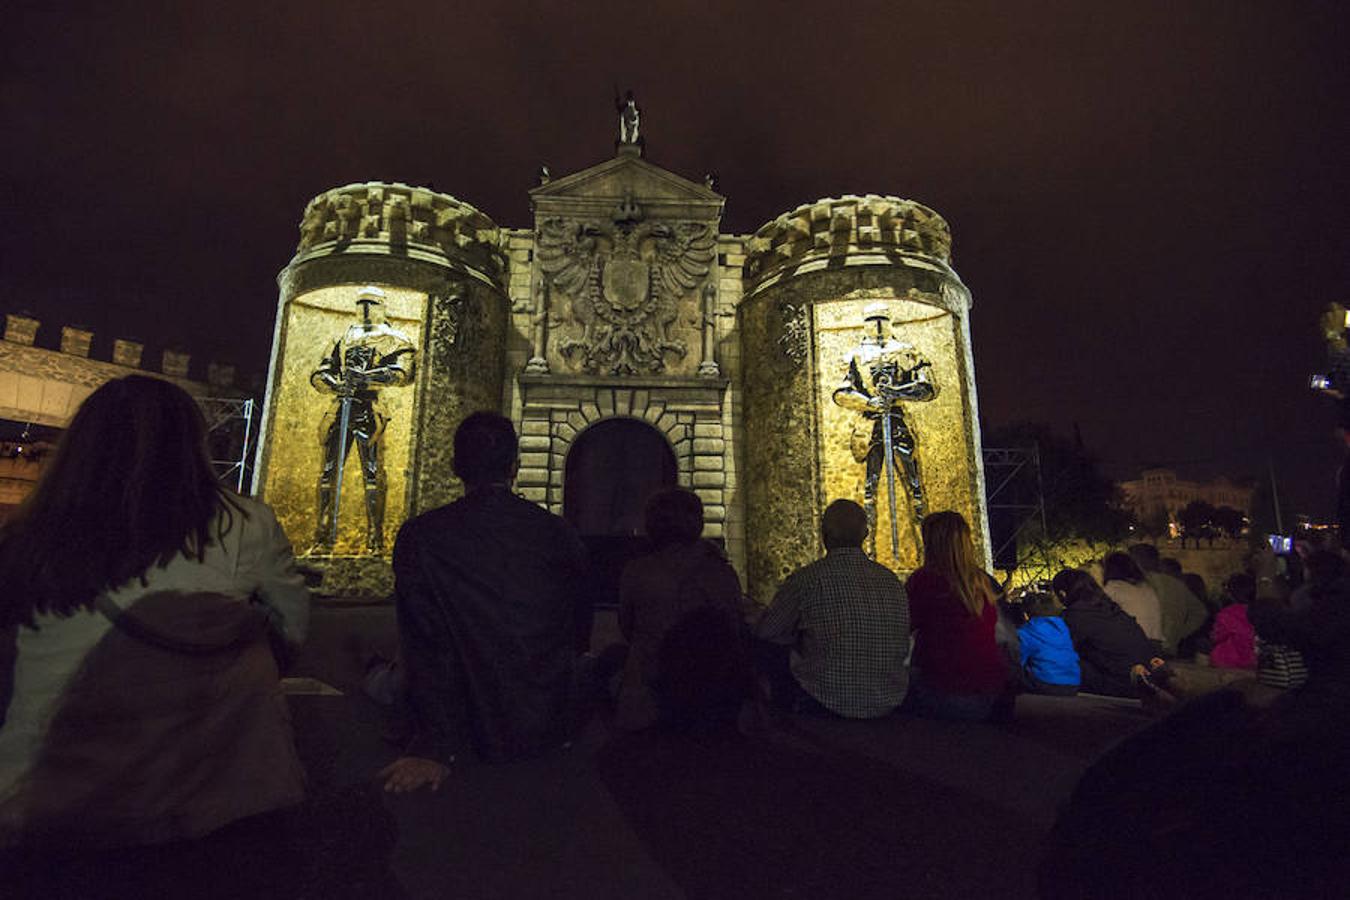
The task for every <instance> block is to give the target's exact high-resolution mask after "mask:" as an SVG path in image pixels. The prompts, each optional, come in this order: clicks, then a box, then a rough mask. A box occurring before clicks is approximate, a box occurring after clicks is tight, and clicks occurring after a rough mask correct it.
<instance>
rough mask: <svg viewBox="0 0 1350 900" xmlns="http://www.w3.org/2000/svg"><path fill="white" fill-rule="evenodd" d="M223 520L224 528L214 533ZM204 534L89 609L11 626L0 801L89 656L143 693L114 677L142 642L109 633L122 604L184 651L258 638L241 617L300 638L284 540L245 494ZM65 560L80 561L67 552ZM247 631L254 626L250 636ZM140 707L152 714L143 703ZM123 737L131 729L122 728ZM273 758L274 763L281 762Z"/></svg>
mask: <svg viewBox="0 0 1350 900" xmlns="http://www.w3.org/2000/svg"><path fill="white" fill-rule="evenodd" d="M227 523H228V530H225V531H224V533H223V534H220V529H222V528H225V526H226V524H227ZM213 534H217V535H219V537H218V538H217V539H216V540H213V541H212V542H211V543H210V544H208V545H207V547H206V548H205V550H204V552H203V553H202V557H201V559H200V560H199V559H197V558H196V557H195V556H189V555H186V554H183V553H179V554H177V555H175V556H174V557H173V558H172V559H171V560H169V562H168V563H167V564H166V565H164V566H159V565H152V566H151V567H150V568H149V569H148V570H146V572H145V574H144V580H143V581H142V579H140V578H133V579H131V580H129V581H127V582H126V583H124V584H122V585H119V586H118V587H116V588H115V589H113V590H111V591H107V592H104V593H103V594H102V595H101V596H100V598H99V600H98V603H97V604H96V608H94V609H77V610H76V611H75V612H74V613H73V614H72V615H70V616H69V617H59V616H57V615H54V614H38V615H36V616H35V617H34V624H36V625H37V626H38V627H37V629H36V630H34V629H32V628H28V627H25V626H21V627H19V629H18V633H17V635H16V639H15V644H16V653H15V658H14V659H15V661H14V672H13V685H14V691H13V697H12V700H11V702H10V705H9V709H8V710H7V712H6V714H5V716H4V719H3V721H4V724H3V726H2V727H0V801H3V800H5V799H9V798H8V797H7V795H8V794H9V793H11V792H12V791H13V790H16V789H17V786H19V785H20V784H21V783H22V782H23V781H24V779H25V775H29V776H32V774H33V767H34V765H35V763H36V762H37V761H38V760H39V759H40V758H41V757H42V756H43V754H44V743H45V742H47V741H48V740H49V738H51V737H52V736H51V735H50V734H49V728H50V726H51V723H52V722H53V721H54V720H55V719H58V718H60V716H61V715H62V709H63V706H64V705H68V704H70V703H72V702H74V698H72V697H71V696H70V695H69V689H70V686H71V685H72V684H74V683H75V681H76V679H77V678H81V677H84V676H82V675H81V672H82V669H84V668H85V667H86V666H87V665H90V660H91V659H93V658H95V657H97V658H98V659H99V660H100V665H101V666H102V667H103V669H104V674H106V675H108V676H109V679H110V680H111V681H112V683H113V684H114V685H115V689H116V690H119V691H122V692H124V693H126V694H131V693H132V692H133V691H139V692H144V691H145V686H144V685H142V686H141V687H139V688H136V687H133V682H123V681H122V680H121V679H119V678H118V670H117V665H118V661H119V660H127V661H129V660H130V659H131V656H137V655H138V654H137V653H136V651H138V650H140V649H142V647H141V646H140V645H142V644H145V643H146V635H144V634H142V635H140V638H139V644H138V643H137V642H136V641H135V640H133V641H132V642H131V643H127V642H126V640H125V638H126V637H127V635H126V634H121V633H119V631H125V630H126V629H118V628H117V626H115V625H114V624H113V621H112V620H113V619H115V618H118V617H119V615H123V614H127V611H128V610H130V611H131V612H130V614H129V615H130V616H131V617H132V619H133V621H134V622H143V621H144V620H146V617H147V615H149V616H150V621H149V622H148V623H147V625H148V630H149V632H150V634H149V638H148V639H149V640H151V641H153V640H154V639H155V638H156V636H163V637H167V638H168V641H169V643H171V644H172V643H173V642H176V641H181V642H183V644H184V646H188V647H191V646H193V645H200V646H201V647H202V648H203V650H210V649H211V648H213V647H214V646H215V645H216V643H217V642H220V641H224V642H225V644H226V645H230V644H231V643H232V642H233V641H235V640H244V639H246V638H249V637H250V636H251V637H253V638H261V631H259V630H258V629H257V628H255V627H254V625H253V624H251V623H250V621H249V620H250V619H256V620H257V623H256V624H258V625H261V626H266V625H268V624H270V625H271V627H272V628H274V629H275V630H276V631H277V632H279V633H280V635H281V636H282V637H284V638H285V640H287V641H288V642H289V643H292V644H298V643H299V642H300V641H302V640H303V638H304V635H305V631H306V629H307V625H308V616H309V594H308V590H307V589H306V587H305V585H304V581H303V579H302V578H301V576H300V575H299V573H298V572H297V571H296V569H295V565H294V559H293V557H292V556H291V551H290V544H289V542H288V541H287V540H286V537H285V535H284V533H283V532H282V531H281V528H280V526H279V525H278V524H277V521H276V519H275V517H274V516H273V515H272V512H271V510H269V509H268V508H267V507H266V506H265V505H263V504H261V503H258V502H256V501H253V500H247V499H242V498H234V497H231V498H230V499H229V500H228V501H226V502H225V503H223V504H222V506H221V508H220V510H219V511H218V513H217V519H216V523H215V528H213ZM68 562H69V564H70V565H79V564H80V560H79V559H78V556H75V555H72V558H71V559H70V560H69V561H68ZM168 597H183V598H190V599H187V600H184V601H183V602H181V603H178V604H177V605H174V604H172V603H169V604H165V603H163V602H162V600H161V598H168ZM251 598H256V599H257V600H258V601H259V605H258V606H257V607H256V608H254V607H252V606H251ZM203 604H205V605H203ZM152 610H153V611H152ZM131 627H133V630H134V626H131ZM250 629H251V630H252V632H254V633H253V634H251V635H250V634H249V633H248V632H249V631H250ZM235 632H238V634H235ZM110 642H111V643H110ZM114 644H116V645H118V646H120V647H122V648H123V651H126V650H130V651H132V652H131V654H130V656H128V655H127V653H126V652H118V653H114V654H112V655H110V653H109V650H108V648H109V647H110V646H112V645H114ZM264 647H265V643H264ZM222 658H223V657H222ZM86 681H87V678H86ZM273 681H275V675H274V676H273ZM227 699H228V698H227ZM169 702H177V701H169ZM143 712H144V713H145V714H146V715H151V716H153V715H155V714H156V713H155V711H154V710H153V709H145V710H143ZM161 712H162V710H161ZM67 718H69V714H67ZM81 737H82V736H81V735H80V734H78V733H75V734H73V735H72V734H69V733H67V734H66V735H64V737H63V739H72V740H76V741H78V740H80V739H81ZM287 737H289V735H287ZM131 739H134V735H132V734H130V733H128V740H131ZM277 762H278V764H283V765H284V763H285V760H281V759H279V760H277ZM86 774H88V773H86ZM8 824H9V825H10V826H14V825H15V823H13V822H10V823H8ZM217 824H222V823H217Z"/></svg>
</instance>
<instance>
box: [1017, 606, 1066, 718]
mask: <svg viewBox="0 0 1350 900" xmlns="http://www.w3.org/2000/svg"><path fill="white" fill-rule="evenodd" d="M1022 608H1023V609H1024V610H1025V611H1026V614H1027V623H1026V624H1025V625H1023V626H1021V627H1020V628H1018V629H1017V639H1018V642H1019V643H1020V644H1021V648H1022V671H1021V675H1022V686H1023V688H1024V689H1025V690H1027V691H1029V692H1031V693H1033V694H1055V695H1057V696H1062V697H1066V696H1071V695H1073V694H1076V693H1078V685H1079V684H1080V680H1081V673H1080V671H1079V668H1078V654H1077V653H1076V652H1074V649H1073V638H1071V637H1070V636H1069V626H1068V625H1066V624H1065V623H1064V620H1063V619H1062V618H1060V615H1059V604H1058V603H1056V602H1055V598H1054V597H1052V596H1050V595H1049V594H1042V593H1029V594H1027V595H1026V596H1024V597H1023V598H1022Z"/></svg>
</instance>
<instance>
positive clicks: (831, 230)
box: [739, 194, 989, 602]
mask: <svg viewBox="0 0 1350 900" xmlns="http://www.w3.org/2000/svg"><path fill="white" fill-rule="evenodd" d="M951 246H952V238H951V230H950V229H949V228H948V226H947V223H946V221H945V220H944V219H943V218H942V217H941V216H940V215H938V214H937V213H936V212H934V211H933V210H932V209H929V208H928V207H926V206H923V205H922V204H919V203H916V202H914V201H912V200H903V199H901V198H899V197H883V196H877V195H872V194H869V195H866V196H853V195H848V196H844V197H839V198H833V199H824V200H819V201H817V202H815V203H811V204H807V205H804V206H800V207H798V208H797V209H795V210H793V211H791V212H789V213H784V214H783V215H781V216H779V217H778V218H776V219H774V220H773V221H772V222H769V223H767V224H765V225H764V226H763V227H762V228H760V229H759V230H758V231H757V232H756V233H755V235H754V236H753V238H752V239H751V240H750V243H749V246H748V253H747V257H746V260H745V267H744V273H743V274H744V280H745V296H744V299H743V300H742V301H741V304H740V307H739V318H740V332H741V352H742V358H743V359H744V384H745V387H744V390H745V394H744V397H745V400H744V416H743V419H742V422H743V427H744V435H745V437H744V445H743V446H744V447H745V455H746V464H745V468H744V474H743V476H742V478H741V484H742V485H743V486H744V490H745V499H746V516H747V528H746V531H747V535H748V536H749V540H748V542H747V546H748V550H747V568H748V573H747V575H748V581H749V586H750V591H751V594H752V596H755V597H757V598H758V599H760V600H761V602H765V601H767V599H768V597H769V596H770V595H771V593H772V591H773V589H774V588H775V587H776V586H777V585H778V584H780V583H781V581H782V579H783V578H784V577H785V576H786V575H787V574H788V573H789V572H791V571H792V570H793V569H795V568H796V567H798V566H800V565H802V564H804V563H806V562H809V561H810V560H812V559H814V558H816V557H817V556H818V555H819V554H820V552H821V545H820V537H819V533H820V514H821V512H822V510H823V509H824V508H825V506H826V505H828V504H829V503H830V502H831V501H833V500H836V499H840V498H846V499H851V500H855V501H857V502H858V503H860V504H864V503H865V502H866V501H867V500H868V499H869V496H868V495H869V493H870V494H871V497H872V500H873V505H874V507H875V510H876V515H875V520H874V528H873V530H874V537H875V547H876V557H877V559H878V561H880V562H883V563H885V564H886V565H888V566H890V567H891V568H893V569H895V570H896V571H897V572H900V573H901V574H904V573H907V572H909V571H912V570H913V569H915V568H917V566H918V565H919V564H920V561H921V559H922V547H921V543H920V540H919V528H918V520H919V516H920V515H921V514H922V512H925V511H926V512H936V511H938V510H944V509H954V510H957V511H958V512H960V513H962V514H963V515H964V516H965V517H966V519H967V520H968V521H969V522H970V523H971V526H972V529H973V530H974V532H975V536H976V542H977V546H978V549H979V551H980V552H981V554H982V555H983V556H984V557H985V559H986V562H987V561H988V555H989V540H988V517H987V512H986V509H985V500H984V470H983V466H982V463H981V455H980V434H979V424H978V421H979V415H978V404H977V401H976V396H975V372H974V363H973V361H972V358H971V345H970V322H969V312H970V306H971V297H970V292H969V291H968V290H967V289H966V286H965V285H964V284H963V283H962V281H961V279H960V277H959V276H958V275H957V274H956V272H955V270H954V269H952V267H951ZM881 316H886V317H889V321H890V333H891V336H892V339H893V340H894V342H896V343H894V344H891V345H890V346H893V347H900V348H902V351H903V352H904V353H912V354H913V359H915V360H920V361H922V363H916V365H919V366H921V367H920V368H919V369H916V370H915V371H916V372H920V371H921V372H922V374H921V375H918V376H916V377H918V378H919V379H920V380H922V381H924V382H925V383H926V384H925V386H924V390H923V391H910V392H909V393H905V392H904V391H901V393H902V394H904V396H905V399H902V400H898V401H897V402H896V404H895V406H894V410H895V411H894V415H895V416H896V417H897V418H900V419H901V420H902V425H897V426H896V428H897V429H899V428H903V432H901V431H899V430H897V431H896V432H895V433H894V435H893V436H894V437H895V441H896V447H895V448H892V452H893V454H894V456H893V460H894V466H893V469H892V471H891V472H890V473H885V474H883V475H881V477H879V478H876V479H874V480H875V482H876V485H875V487H873V488H872V489H871V490H870V492H869V489H868V484H867V482H868V466H869V463H868V461H867V457H868V454H869V452H870V453H872V454H873V455H875V456H876V459H875V460H873V464H875V463H876V462H877V461H879V460H881V459H883V454H882V451H881V450H880V449H875V448H877V447H878V446H879V445H880V443H881V441H880V438H879V437H878V436H879V435H880V434H881V428H880V426H879V425H877V424H876V421H877V418H878V416H876V415H871V416H870V417H869V413H868V412H867V411H866V410H862V409H860V408H859V404H860V403H861V402H863V401H861V400H859V401H858V402H857V403H854V404H853V405H852V406H850V405H849V398H850V397H852V398H855V399H856V398H858V397H863V398H864V399H865V398H866V396H867V394H868V390H867V389H863V390H862V391H861V393H859V391H858V390H856V389H857V388H860V387H862V385H860V384H858V383H857V372H858V370H859V369H860V368H861V369H862V370H863V371H861V376H862V378H863V379H864V380H868V377H869V376H868V372H867V371H866V369H867V367H866V366H861V367H860V366H859V365H858V364H857V360H858V359H860V358H862V357H860V356H858V353H859V348H863V350H866V349H867V348H866V347H865V345H866V344H867V343H868V342H870V343H871V344H872V345H873V347H874V348H875V346H876V345H877V332H876V330H875V327H874V326H876V319H877V318H878V317H881ZM872 352H873V353H875V350H873V351H872ZM864 355H865V354H864ZM902 380H903V379H902ZM872 392H873V393H876V391H875V390H873V391H872ZM930 395H931V396H930ZM906 434H907V435H908V437H909V438H910V440H911V442H912V448H910V451H909V454H908V455H909V457H910V458H908V459H905V460H904V463H905V464H904V465H901V462H900V457H901V456H902V454H901V449H903V448H901V447H900V446H899V445H900V444H903V443H904V437H905V435H906ZM869 441H871V442H872V443H871V447H872V448H874V449H872V450H870V451H869ZM911 465H912V467H913V468H912V472H913V473H915V474H914V481H915V482H916V483H919V482H921V485H922V487H921V490H920V488H918V487H915V488H913V489H911V486H910V481H909V479H908V477H907V476H909V475H910V474H911V470H910V469H908V468H907V467H909V466H911ZM882 471H883V472H884V467H882ZM887 475H890V476H893V477H894V488H890V487H888V481H889V479H888V477H887ZM915 495H921V499H919V498H917V497H916V496H915ZM892 508H894V509H895V512H896V514H895V516H894V519H892V516H891V509H892ZM893 522H894V526H893V525H892V523H893ZM892 534H894V535H895V546H896V547H897V548H898V552H896V551H895V550H893V549H892V546H893V545H892Z"/></svg>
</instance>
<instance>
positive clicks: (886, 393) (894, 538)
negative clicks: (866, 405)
mask: <svg viewBox="0 0 1350 900" xmlns="http://www.w3.org/2000/svg"><path fill="white" fill-rule="evenodd" d="M890 385H891V379H890V378H889V377H888V376H885V375H883V376H882V377H881V378H879V379H877V393H878V394H880V395H881V396H882V398H884V399H885V401H886V406H885V408H884V409H883V410H882V412H881V446H882V452H883V453H885V454H886V503H887V508H888V509H889V510H890V513H891V559H899V558H900V524H899V522H897V521H896V517H895V444H894V442H893V439H892V435H891V417H892V416H893V415H895V412H894V410H893V409H892V407H891V392H890Z"/></svg>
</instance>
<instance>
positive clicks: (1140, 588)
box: [1102, 550, 1163, 653]
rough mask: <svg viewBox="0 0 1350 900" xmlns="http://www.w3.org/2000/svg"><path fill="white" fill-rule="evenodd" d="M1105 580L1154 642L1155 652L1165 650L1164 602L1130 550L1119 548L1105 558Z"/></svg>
mask: <svg viewBox="0 0 1350 900" xmlns="http://www.w3.org/2000/svg"><path fill="white" fill-rule="evenodd" d="M1102 580H1103V584H1102V590H1104V591H1105V592H1106V596H1108V597H1110V598H1111V599H1112V601H1114V602H1115V604H1116V606H1119V607H1120V608H1121V609H1123V610H1124V611H1125V612H1126V614H1128V615H1129V616H1130V617H1131V618H1132V619H1134V620H1135V621H1136V622H1138V623H1139V627H1140V628H1142V629H1143V630H1144V635H1145V636H1146V637H1147V638H1148V639H1149V640H1150V641H1153V642H1154V645H1155V648H1154V652H1155V653H1160V652H1162V639H1163V632H1162V604H1161V602H1160V601H1159V600H1158V595H1157V594H1156V593H1154V591H1153V588H1152V587H1151V586H1150V585H1149V583H1148V581H1147V579H1145V577H1144V570H1143V569H1141V568H1139V564H1138V563H1136V562H1135V561H1134V559H1132V558H1131V557H1130V554H1128V553H1124V552H1122V551H1119V550H1117V551H1115V552H1114V553H1108V554H1107V556H1106V559H1104V560H1102Z"/></svg>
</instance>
